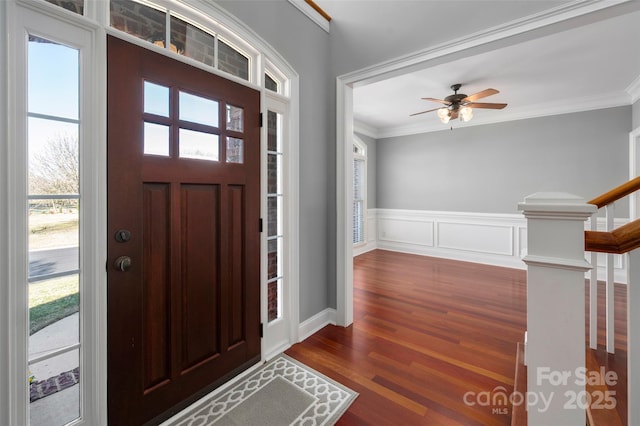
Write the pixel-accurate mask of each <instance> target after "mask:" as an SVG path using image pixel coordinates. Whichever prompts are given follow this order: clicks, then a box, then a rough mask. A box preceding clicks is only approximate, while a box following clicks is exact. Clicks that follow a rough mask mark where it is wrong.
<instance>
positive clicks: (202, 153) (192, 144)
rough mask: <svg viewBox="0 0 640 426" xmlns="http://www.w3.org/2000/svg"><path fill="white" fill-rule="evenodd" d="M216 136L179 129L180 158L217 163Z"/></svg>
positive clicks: (218, 156) (217, 148) (218, 155)
mask: <svg viewBox="0 0 640 426" xmlns="http://www.w3.org/2000/svg"><path fill="white" fill-rule="evenodd" d="M218 138H219V137H218V135H213V134H211V133H203V132H194V131H193V130H187V129H180V158H195V159H198V160H209V161H218V160H219V159H220V154H219V147H218Z"/></svg>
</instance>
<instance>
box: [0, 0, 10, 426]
mask: <svg viewBox="0 0 640 426" xmlns="http://www.w3.org/2000/svg"><path fill="white" fill-rule="evenodd" d="M6 7H7V2H4V1H0V23H1V24H0V26H2V31H3V33H4V34H3V36H2V37H0V38H1V39H2V40H3V42H2V43H0V99H2V103H3V104H6V101H5V100H6V99H7V88H6V82H7V78H6V77H7V72H6V70H7V65H8V64H7V60H6V54H7V49H6V47H7V46H6V45H7V42H6V37H5V35H6V27H5V26H4V23H5V22H6V18H5V13H6ZM6 128H7V114H6V111H5V107H4V105H3V106H0V129H2V130H0V132H2V133H3V134H5V130H6ZM6 158H7V143H6V142H5V140H4V137H3V136H0V168H1V169H2V170H3V173H4V170H6V166H7V164H5V162H6ZM0 182H3V181H0ZM6 190H7V189H6V188H5V186H4V185H0V200H5V199H6V198H5V197H6ZM5 212H6V208H4V206H3V207H2V211H1V212H0V271H2V273H3V274H4V273H5V271H7V260H8V259H7V257H8V256H7V252H6V251H5V244H6V241H7V238H8V236H7V234H6V233H7V231H8V229H9V228H8V226H7V225H8V224H7V223H6V222H5V214H6V213H5ZM3 276H4V275H2V276H0V342H2V344H0V383H9V374H8V371H6V370H7V369H6V368H5V366H7V365H8V364H7V359H8V357H9V346H11V345H8V344H6V343H5V342H9V335H8V332H9V330H7V327H6V325H7V324H8V323H9V321H8V320H9V309H8V308H9V306H7V300H8V294H7V293H8V291H9V283H5V282H4V281H3V279H2V277H3ZM8 410H9V393H8V392H7V391H6V387H5V386H3V390H2V391H0V413H7V412H8ZM0 417H2V416H0ZM5 418H6V417H5Z"/></svg>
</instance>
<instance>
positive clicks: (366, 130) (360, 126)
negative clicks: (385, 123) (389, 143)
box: [353, 119, 380, 139]
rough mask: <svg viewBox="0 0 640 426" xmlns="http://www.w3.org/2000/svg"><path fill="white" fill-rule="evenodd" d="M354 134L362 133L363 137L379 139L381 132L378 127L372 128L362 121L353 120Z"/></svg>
mask: <svg viewBox="0 0 640 426" xmlns="http://www.w3.org/2000/svg"><path fill="white" fill-rule="evenodd" d="M353 132H354V133H360V134H361V135H365V136H369V137H370V138H373V139H378V137H379V134H380V130H379V129H378V128H377V127H374V126H371V125H369V124H367V123H364V122H362V121H359V120H356V119H354V120H353Z"/></svg>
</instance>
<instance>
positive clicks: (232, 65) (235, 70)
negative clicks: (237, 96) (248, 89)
mask: <svg viewBox="0 0 640 426" xmlns="http://www.w3.org/2000/svg"><path fill="white" fill-rule="evenodd" d="M218 68H219V69H220V70H222V71H224V72H228V73H229V74H232V75H235V76H236V77H240V78H242V79H244V80H249V58H247V57H246V56H244V55H243V54H242V53H240V52H238V51H237V50H236V49H234V48H233V47H231V46H230V45H228V44H227V43H225V42H223V41H222V40H220V39H218Z"/></svg>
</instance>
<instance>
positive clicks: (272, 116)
mask: <svg viewBox="0 0 640 426" xmlns="http://www.w3.org/2000/svg"><path fill="white" fill-rule="evenodd" d="M278 121H279V120H278V114H276V113H275V112H273V111H268V112H267V150H269V151H273V152H278V150H279V144H278V129H279V127H280V126H278V124H279V123H278Z"/></svg>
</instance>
